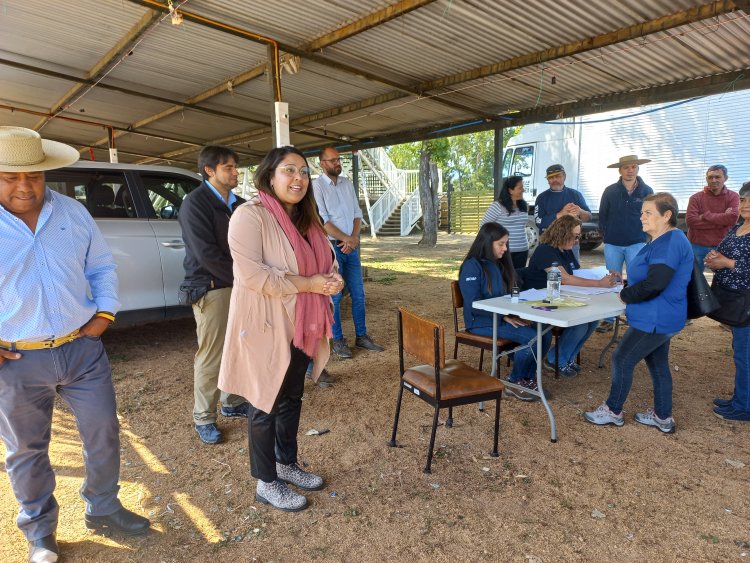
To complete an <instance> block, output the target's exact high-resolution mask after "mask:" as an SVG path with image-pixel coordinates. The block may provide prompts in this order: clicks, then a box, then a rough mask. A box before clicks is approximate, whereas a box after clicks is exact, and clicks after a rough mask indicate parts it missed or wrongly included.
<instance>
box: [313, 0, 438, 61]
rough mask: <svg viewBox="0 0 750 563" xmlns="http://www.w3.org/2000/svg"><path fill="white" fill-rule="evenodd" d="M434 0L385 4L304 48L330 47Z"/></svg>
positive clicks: (403, 0)
mask: <svg viewBox="0 0 750 563" xmlns="http://www.w3.org/2000/svg"><path fill="white" fill-rule="evenodd" d="M434 1H435V0H400V2H396V3H395V4H392V5H390V6H386V7H385V8H382V9H380V10H377V11H376V12H373V13H371V14H369V15H367V16H364V17H362V18H359V19H358V20H356V21H353V22H352V23H350V24H347V25H345V26H343V27H340V28H338V29H337V30H335V31H332V32H330V33H326V34H325V35H321V36H320V37H318V38H317V39H314V40H312V41H310V42H309V43H306V44H305V46H304V50H305V51H318V50H320V49H323V48H324V47H330V46H331V45H333V44H334V43H338V42H339V41H343V40H344V39H348V38H349V37H352V36H354V35H357V34H358V33H362V32H363V31H367V30H368V29H372V28H373V27H376V26H378V25H380V24H384V23H386V22H388V21H390V20H392V19H395V18H398V17H400V16H403V15H404V14H407V13H409V12H411V11H412V10H416V9H417V8H421V7H422V6H426V5H427V4H432V3H433V2H434Z"/></svg>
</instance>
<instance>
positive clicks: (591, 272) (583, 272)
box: [573, 266, 609, 280]
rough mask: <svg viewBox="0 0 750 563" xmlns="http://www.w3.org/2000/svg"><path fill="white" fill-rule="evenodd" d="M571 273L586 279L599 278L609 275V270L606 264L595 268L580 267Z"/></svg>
mask: <svg viewBox="0 0 750 563" xmlns="http://www.w3.org/2000/svg"><path fill="white" fill-rule="evenodd" d="M573 275H574V276H577V277H579V278H585V279H587V280H600V279H602V278H603V277H604V276H606V275H609V270H608V269H607V267H606V266H598V267H596V268H581V269H579V270H573Z"/></svg>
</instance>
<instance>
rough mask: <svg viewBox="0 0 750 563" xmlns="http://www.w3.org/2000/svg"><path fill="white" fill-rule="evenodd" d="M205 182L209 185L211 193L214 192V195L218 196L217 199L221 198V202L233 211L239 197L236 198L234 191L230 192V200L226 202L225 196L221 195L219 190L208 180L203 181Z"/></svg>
mask: <svg viewBox="0 0 750 563" xmlns="http://www.w3.org/2000/svg"><path fill="white" fill-rule="evenodd" d="M203 181H204V182H206V185H207V186H208V187H209V188H211V191H212V192H214V195H216V197H218V198H219V199H220V200H221V203H223V204H224V205H226V206H227V207H229V209H232V206H233V205H234V204H235V202H236V201H237V196H236V195H234V192H233V191H232V190H229V198H228V201H225V200H224V196H223V195H221V194H220V193H219V190H217V189H216V188H214V187H213V186H212V185H211V182H209V181H208V180H203Z"/></svg>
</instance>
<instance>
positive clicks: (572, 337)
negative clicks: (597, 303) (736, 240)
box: [547, 321, 599, 367]
mask: <svg viewBox="0 0 750 563" xmlns="http://www.w3.org/2000/svg"><path fill="white" fill-rule="evenodd" d="M598 325H599V321H594V322H591V323H583V324H580V325H576V326H569V327H567V328H565V329H563V331H562V334H561V335H560V336H559V337H558V339H557V348H558V352H557V355H558V365H559V366H560V367H562V366H566V365H568V364H569V363H570V362H572V361H573V360H575V359H576V356H577V355H578V352H580V351H581V348H583V345H584V344H586V341H587V340H588V339H589V337H590V336H591V335H592V334H593V332H594V330H596V327H597V326H598ZM547 361H548V362H549V363H551V364H552V365H555V351H554V349H552V350H550V351H549V352H548V353H547Z"/></svg>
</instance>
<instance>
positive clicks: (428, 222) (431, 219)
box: [419, 142, 439, 246]
mask: <svg viewBox="0 0 750 563" xmlns="http://www.w3.org/2000/svg"><path fill="white" fill-rule="evenodd" d="M430 156H431V155H430V149H429V147H428V146H427V143H425V142H422V149H421V153H420V157H419V201H420V203H421V204H422V223H423V224H424V230H423V231H422V240H420V241H419V244H420V245H421V246H435V245H436V244H437V227H438V212H439V208H438V193H437V190H438V173H437V165H436V164H435V163H434V162H431V161H430Z"/></svg>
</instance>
